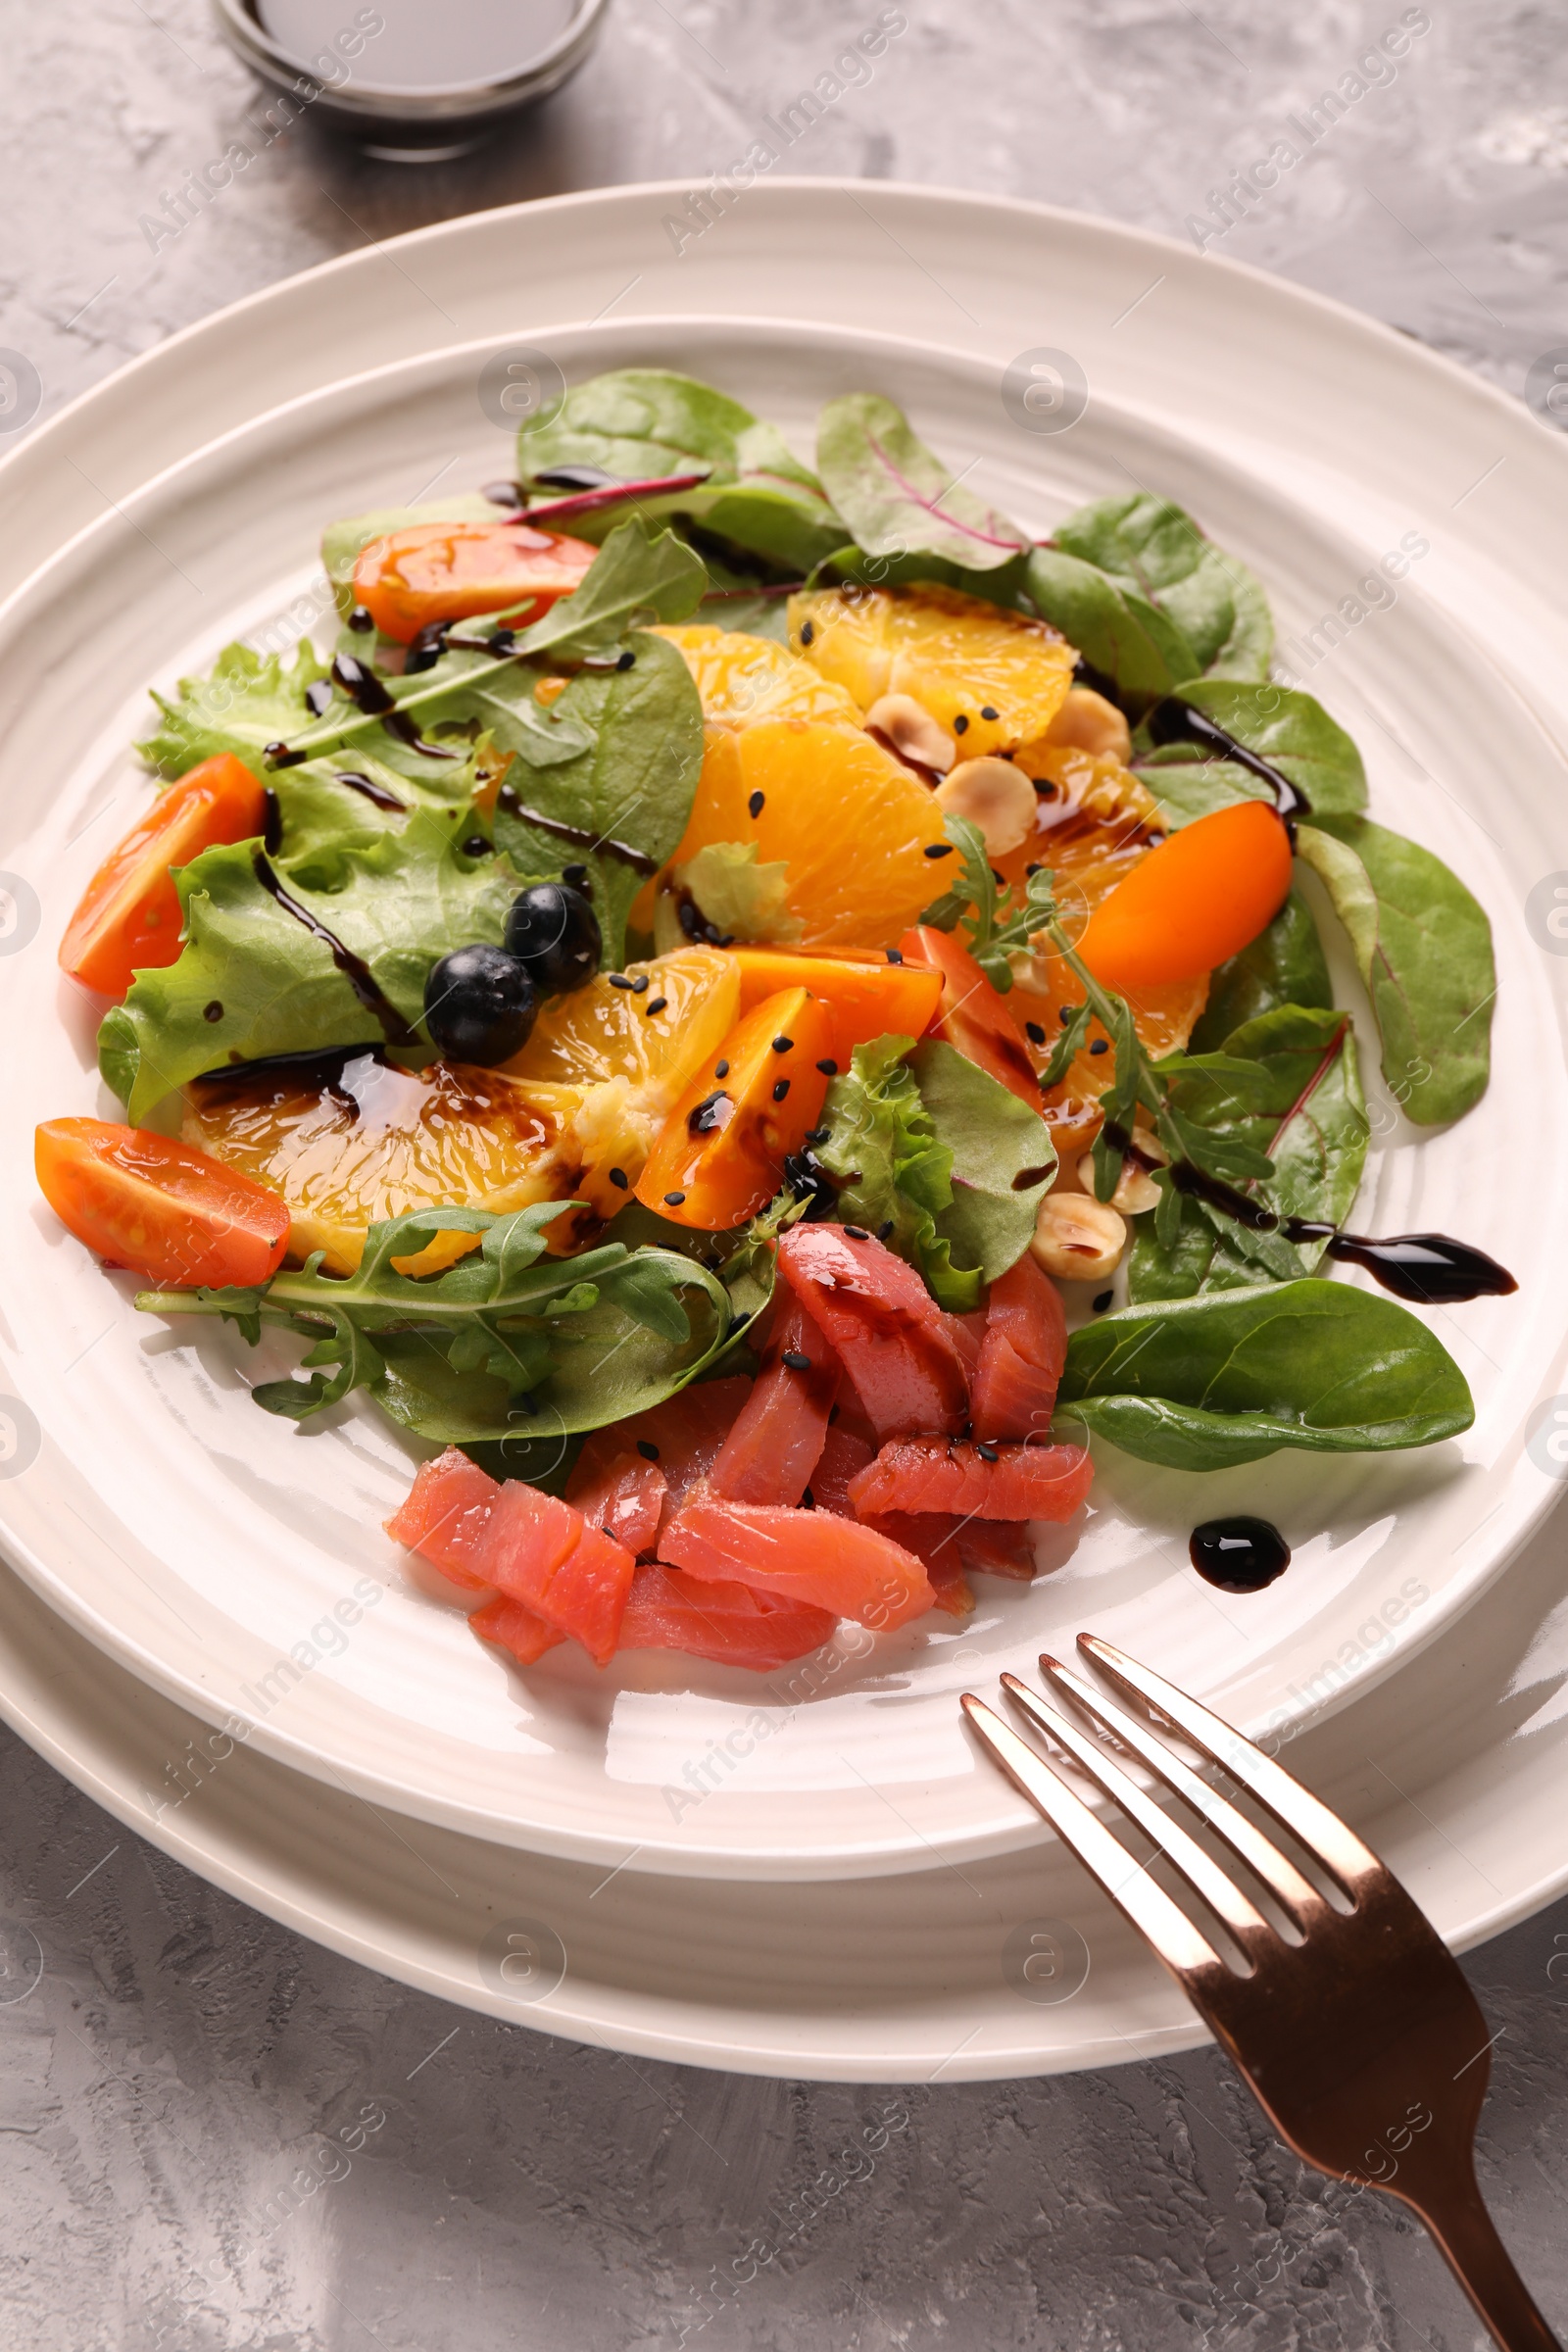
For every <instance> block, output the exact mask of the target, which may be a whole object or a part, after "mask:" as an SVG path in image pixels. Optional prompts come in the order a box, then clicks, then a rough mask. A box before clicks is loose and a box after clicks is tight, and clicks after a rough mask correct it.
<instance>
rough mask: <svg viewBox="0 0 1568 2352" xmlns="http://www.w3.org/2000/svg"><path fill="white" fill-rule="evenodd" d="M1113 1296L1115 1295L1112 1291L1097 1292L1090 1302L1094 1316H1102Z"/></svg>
mask: <svg viewBox="0 0 1568 2352" xmlns="http://www.w3.org/2000/svg"><path fill="white" fill-rule="evenodd" d="M1115 1296H1116V1294H1115V1292H1114V1291H1097V1292H1096V1293H1095V1296H1094V1299H1093V1300H1092V1301H1091V1303H1092V1305H1093V1307H1094V1310H1095V1312H1096V1314H1097V1315H1103V1313H1104V1311H1105V1309H1106V1307H1107V1306H1108V1305H1109V1304H1110V1302H1111V1300H1112V1299H1114V1298H1115Z"/></svg>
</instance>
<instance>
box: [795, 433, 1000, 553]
mask: <svg viewBox="0 0 1568 2352" xmlns="http://www.w3.org/2000/svg"><path fill="white" fill-rule="evenodd" d="M816 463H817V470H818V471H819V472H820V474H821V476H822V482H823V486H824V488H825V489H826V491H827V494H828V496H829V498H830V499H831V500H832V502H833V505H834V507H835V508H836V509H837V511H838V513H839V514H840V515H843V517H844V520H845V521H846V522H847V523H848V524H849V526H850V530H851V532H852V534H853V536H854V538H855V540H856V543H857V545H858V546H859V547H860V548H862V549H863V550H864V551H865V553H866V554H867V555H868V556H907V555H911V554H924V555H931V556H943V557H946V558H947V559H948V561H949V562H950V563H954V564H962V565H964V566H965V568H966V569H968V570H971V571H994V570H995V569H996V568H997V567H998V565H1000V564H1010V563H1013V562H1014V561H1015V560H1016V559H1017V557H1018V556H1019V554H1020V553H1021V552H1022V551H1023V550H1024V549H1026V548H1027V546H1028V544H1029V542H1028V540H1027V539H1026V537H1025V536H1024V534H1023V533H1022V532H1021V531H1020V530H1019V529H1018V528H1017V525H1016V524H1015V523H1011V522H1008V521H1007V519H1006V517H1005V515H998V514H997V513H996V512H995V510H994V509H992V508H990V507H988V506H986V505H985V503H984V502H983V501H982V500H980V499H978V498H976V497H975V496H974V495H973V494H972V492H970V491H967V490H965V489H963V488H962V487H961V486H958V485H956V483H955V479H954V475H953V471H952V468H951V467H950V466H945V465H944V464H943V463H942V461H941V459H940V458H938V457H936V456H935V455H934V454H933V453H932V452H931V451H930V450H929V449H927V448H926V446H925V443H924V442H923V441H921V440H920V439H919V437H918V436H917V434H916V433H915V432H914V431H913V430H912V428H911V427H910V424H909V421H908V419H907V417H906V416H905V415H904V412H903V410H902V409H899V408H896V407H895V406H894V404H893V402H892V401H891V400H884V399H883V398H882V396H881V394H880V393H876V392H847V393H844V394H842V395H841V397H840V398H839V399H837V400H830V401H829V402H828V403H827V405H826V407H825V408H824V409H823V411H822V414H821V416H820V417H818V419H817V427H816Z"/></svg>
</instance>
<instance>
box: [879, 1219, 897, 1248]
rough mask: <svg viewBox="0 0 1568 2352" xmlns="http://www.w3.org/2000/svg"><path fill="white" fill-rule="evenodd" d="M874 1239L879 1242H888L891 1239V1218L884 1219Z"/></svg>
mask: <svg viewBox="0 0 1568 2352" xmlns="http://www.w3.org/2000/svg"><path fill="white" fill-rule="evenodd" d="M876 1238H877V1240H878V1241H879V1242H888V1241H891V1240H892V1239H893V1219H892V1218H891V1217H885V1218H884V1219H883V1221H882V1223H881V1224H880V1225H879V1226H878V1227H877V1229H876Z"/></svg>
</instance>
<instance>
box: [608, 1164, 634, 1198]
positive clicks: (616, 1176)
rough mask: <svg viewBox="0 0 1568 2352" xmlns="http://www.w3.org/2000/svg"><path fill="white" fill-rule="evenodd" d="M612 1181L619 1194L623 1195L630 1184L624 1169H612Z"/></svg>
mask: <svg viewBox="0 0 1568 2352" xmlns="http://www.w3.org/2000/svg"><path fill="white" fill-rule="evenodd" d="M610 1181H611V1183H612V1184H613V1186H614V1188H615V1190H616V1192H617V1193H623V1192H625V1191H626V1189H627V1186H628V1184H629V1183H630V1178H629V1177H628V1176H627V1174H626V1171H625V1169H624V1168H612V1169H611V1171H610Z"/></svg>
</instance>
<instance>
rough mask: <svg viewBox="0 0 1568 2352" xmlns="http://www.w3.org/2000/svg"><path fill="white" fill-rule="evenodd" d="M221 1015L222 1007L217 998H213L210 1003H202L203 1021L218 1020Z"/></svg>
mask: <svg viewBox="0 0 1568 2352" xmlns="http://www.w3.org/2000/svg"><path fill="white" fill-rule="evenodd" d="M222 1017H223V1007H222V1006H221V1005H220V1003H219V1002H218V999H217V998H216V997H215V998H214V999H213V1001H212V1003H211V1004H210V1005H203V1007H202V1019H203V1020H204V1021H221V1019H222Z"/></svg>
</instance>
